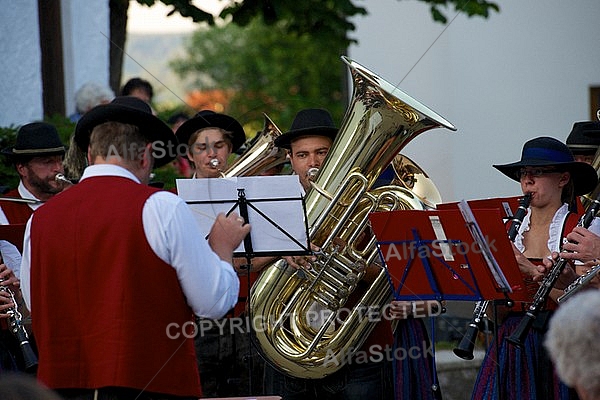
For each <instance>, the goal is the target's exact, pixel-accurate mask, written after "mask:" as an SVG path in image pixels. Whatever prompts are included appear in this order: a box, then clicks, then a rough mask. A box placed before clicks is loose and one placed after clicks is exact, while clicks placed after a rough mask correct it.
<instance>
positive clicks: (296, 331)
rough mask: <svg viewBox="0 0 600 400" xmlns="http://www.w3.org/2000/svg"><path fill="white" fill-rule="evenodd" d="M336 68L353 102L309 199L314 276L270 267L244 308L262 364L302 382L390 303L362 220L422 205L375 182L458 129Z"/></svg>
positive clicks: (358, 338) (337, 363) (358, 73)
mask: <svg viewBox="0 0 600 400" xmlns="http://www.w3.org/2000/svg"><path fill="white" fill-rule="evenodd" d="M342 59H343V61H344V62H345V63H346V64H347V65H348V67H349V69H350V72H351V75H352V80H353V83H354V90H353V96H352V101H351V103H350V105H349V107H348V109H347V110H346V114H345V117H344V120H343V122H342V124H341V127H340V130H339V132H338V135H337V136H336V139H335V141H334V143H333V145H332V147H331V148H330V150H329V153H328V155H327V157H326V159H325V162H324V163H323V165H322V167H321V169H320V172H319V174H318V176H317V178H316V180H315V181H314V182H313V187H312V188H311V189H310V190H309V191H308V193H307V195H306V197H305V204H306V214H307V218H308V226H309V236H310V241H311V243H312V244H314V245H317V246H318V247H320V249H321V251H320V252H319V254H318V255H317V260H316V261H314V262H312V268H311V269H310V270H295V269H293V268H291V267H289V266H288V265H287V263H285V262H284V261H282V260H280V261H278V262H276V263H274V264H272V265H270V266H268V267H267V268H266V269H265V270H263V272H262V273H261V275H260V277H259V278H258V280H257V281H256V283H255V284H254V285H253V287H252V291H251V296H250V302H249V315H250V318H251V320H252V321H253V322H254V323H253V325H254V330H253V335H254V337H255V339H256V341H257V343H258V344H259V348H260V350H261V353H262V354H263V356H264V357H265V358H266V359H267V361H268V362H269V363H270V364H272V365H273V366H274V367H276V368H278V369H279V370H280V371H282V372H283V373H285V374H287V375H291V376H295V377H301V378H314V379H317V378H322V377H324V376H327V375H330V374H331V373H333V372H335V371H337V370H338V369H340V368H341V367H342V366H343V365H344V364H345V362H346V361H347V360H348V359H349V357H351V355H352V354H353V352H355V351H356V350H357V349H358V348H360V346H361V345H362V343H363V342H364V341H365V339H366V338H367V336H368V335H369V333H370V332H371V331H372V329H373V328H374V326H375V322H374V321H372V320H370V319H369V318H367V317H366V316H365V312H366V311H367V310H368V309H378V311H381V310H382V309H383V307H384V306H385V305H386V304H387V303H389V301H390V300H391V298H392V291H391V288H390V286H389V281H388V277H387V275H386V271H385V270H384V269H382V268H380V267H378V266H377V265H376V264H377V262H378V253H377V250H376V239H375V238H374V237H373V235H372V234H371V233H370V230H369V226H368V215H369V213H371V212H375V211H390V210H396V209H424V208H425V207H426V205H425V204H424V203H423V202H422V201H421V200H420V199H419V198H418V197H417V196H416V195H415V194H414V193H413V192H411V191H410V190H408V189H406V188H404V187H400V186H384V187H379V188H377V189H372V186H373V184H374V182H375V181H376V179H377V177H379V175H380V174H381V173H382V171H383V170H384V169H385V168H386V167H387V166H388V165H389V164H390V162H391V161H392V160H393V159H394V157H396V155H397V154H398V153H399V151H400V150H401V149H402V148H403V147H404V146H405V145H406V144H407V143H408V142H410V140H412V139H413V138H415V137H416V136H417V135H419V134H421V133H423V132H425V131H427V130H429V129H432V128H440V127H446V128H448V129H451V130H455V129H456V128H454V126H453V125H452V124H451V123H449V122H448V121H446V120H445V119H444V118H442V117H441V116H439V115H438V114H436V113H435V112H433V111H432V110H430V109H429V108H427V107H426V106H424V105H422V104H421V103H419V102H417V101H416V100H414V99H412V98H411V97H409V96H408V95H406V94H405V93H403V92H401V91H400V90H398V89H397V88H395V87H394V86H393V85H391V84H390V83H388V82H386V81H384V80H383V79H381V78H380V77H379V76H377V75H375V74H374V73H372V72H371V71H369V70H368V69H366V68H365V67H363V66H362V65H360V64H358V63H356V62H354V61H352V60H349V59H347V58H346V57H343V58H342ZM373 269H374V270H373ZM367 271H368V275H369V280H368V281H367V280H366V279H365V280H363V277H365V274H367ZM372 271H374V273H373V274H371V272H372ZM349 299H350V300H349ZM315 317H316V318H315ZM258 322H260V323H259V324H258V325H257V323H258Z"/></svg>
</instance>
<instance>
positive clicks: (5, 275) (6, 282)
mask: <svg viewBox="0 0 600 400" xmlns="http://www.w3.org/2000/svg"><path fill="white" fill-rule="evenodd" d="M6 289H9V290H11V291H13V292H14V291H18V290H19V280H18V279H17V277H16V276H15V274H14V273H13V271H12V270H11V269H10V268H8V267H7V266H6V265H5V264H0V318H8V315H7V314H6V310H8V309H11V308H14V306H15V304H14V303H13V301H12V296H11V294H10V293H9V292H8V290H6Z"/></svg>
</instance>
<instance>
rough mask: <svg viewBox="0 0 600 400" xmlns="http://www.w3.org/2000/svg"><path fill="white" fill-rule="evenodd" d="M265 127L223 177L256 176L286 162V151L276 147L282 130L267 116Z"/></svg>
mask: <svg viewBox="0 0 600 400" xmlns="http://www.w3.org/2000/svg"><path fill="white" fill-rule="evenodd" d="M263 115H264V117H265V121H264V127H263V130H262V131H261V132H259V133H258V134H257V137H255V138H254V139H253V140H252V142H251V145H250V146H249V147H248V149H247V150H246V151H244V153H242V155H241V156H240V157H238V158H237V159H236V160H235V162H234V163H233V164H232V165H231V166H229V168H227V170H226V171H224V172H223V173H222V175H223V177H225V178H231V177H234V176H255V175H259V174H260V173H262V172H264V171H266V170H268V169H269V168H272V167H275V166H277V165H279V164H282V163H284V162H285V161H286V157H287V153H286V151H285V149H280V148H278V147H277V146H275V139H276V138H277V137H279V136H280V135H281V130H280V129H279V128H278V127H277V125H275V123H274V122H273V121H272V120H271V118H269V117H268V116H267V115H266V114H263Z"/></svg>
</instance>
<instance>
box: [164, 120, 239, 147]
mask: <svg viewBox="0 0 600 400" xmlns="http://www.w3.org/2000/svg"><path fill="white" fill-rule="evenodd" d="M204 128H221V129H223V130H226V131H228V132H231V133H233V138H232V139H231V145H232V149H231V151H232V152H235V151H237V150H238V149H239V148H240V147H242V145H243V144H244V143H246V133H245V132H244V128H243V127H242V125H240V123H239V122H237V121H236V119H235V118H233V117H230V116H228V115H224V114H216V113H215V114H207V115H202V116H197V117H194V118H190V119H188V120H187V121H185V122H184V123H183V124H181V126H180V127H179V128H178V129H177V132H176V133H175V135H176V136H177V140H179V143H183V144H189V140H190V137H191V136H192V135H193V134H194V132H197V131H198V130H200V129H204Z"/></svg>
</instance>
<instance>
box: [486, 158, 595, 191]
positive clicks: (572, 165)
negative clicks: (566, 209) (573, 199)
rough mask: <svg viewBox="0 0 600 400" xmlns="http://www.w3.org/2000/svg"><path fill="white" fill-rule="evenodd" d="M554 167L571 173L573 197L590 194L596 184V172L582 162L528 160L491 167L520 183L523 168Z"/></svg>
mask: <svg viewBox="0 0 600 400" xmlns="http://www.w3.org/2000/svg"><path fill="white" fill-rule="evenodd" d="M545 166H548V167H550V166H556V167H558V168H560V169H561V170H564V171H567V172H570V173H571V179H572V180H573V186H574V190H575V195H577V196H582V195H584V194H587V193H590V192H591V191H592V190H594V188H595V187H596V185H597V183H598V175H597V173H596V170H595V169H594V168H593V167H592V166H591V165H589V164H586V163H583V162H577V161H573V162H562V163H561V162H553V163H550V162H548V161H547V160H528V161H527V162H526V163H525V162H522V161H518V162H514V163H511V164H502V165H493V167H494V168H496V169H497V170H498V171H500V172H502V173H503V174H504V175H506V176H508V177H509V178H510V179H512V180H514V181H517V182H520V181H521V179H520V178H519V175H518V172H519V170H520V169H521V168H523V167H545Z"/></svg>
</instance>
